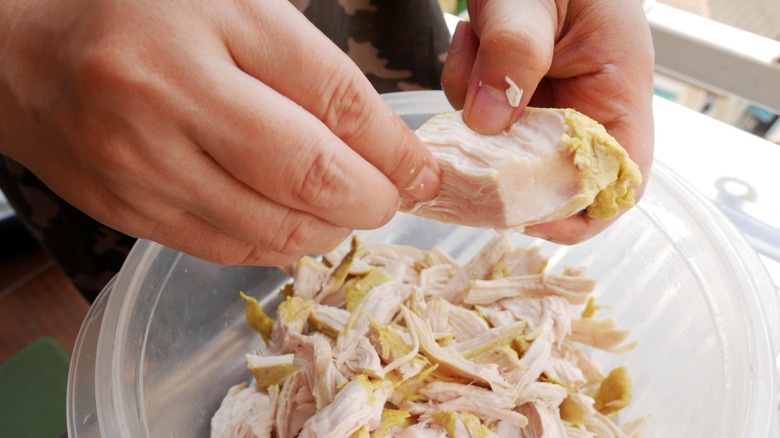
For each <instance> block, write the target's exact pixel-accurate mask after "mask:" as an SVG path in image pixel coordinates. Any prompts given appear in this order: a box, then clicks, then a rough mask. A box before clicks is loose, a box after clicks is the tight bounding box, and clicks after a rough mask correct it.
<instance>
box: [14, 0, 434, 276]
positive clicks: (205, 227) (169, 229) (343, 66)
mask: <svg viewBox="0 0 780 438" xmlns="http://www.w3.org/2000/svg"><path fill="white" fill-rule="evenodd" d="M0 42H4V43H3V45H2V46H0V57H1V59H3V63H2V66H0V152H2V153H4V154H6V155H8V156H10V157H11V158H14V159H15V160H16V161H18V162H20V163H22V164H24V165H25V166H26V167H28V168H29V169H30V170H32V171H33V172H34V173H35V174H36V175H37V176H38V177H39V178H40V179H41V180H42V181H43V182H44V183H46V184H47V185H48V186H49V187H51V188H52V189H53V190H54V191H55V192H57V193H58V194H59V195H60V196H61V197H62V198H63V199H65V200H67V201H68V202H70V203H72V204H73V205H74V206H76V207H77V208H79V209H81V210H82V211H84V212H85V213H87V214H88V215H90V216H92V217H94V218H95V219H97V220H99V221H101V222H103V223H104V224H106V225H108V226H110V227H112V228H115V229H117V230H119V231H122V232H124V233H126V234H129V235H131V236H135V237H140V238H147V239H151V240H155V241H157V242H160V243H162V244H164V245H167V246H171V247H173V248H176V249H179V250H182V251H184V252H187V253H190V254H192V255H195V256H198V257H201V258H204V259H207V260H210V261H214V262H219V263H225V264H262V265H282V264H286V263H289V262H291V261H294V260H296V259H298V258H299V257H300V256H302V255H304V254H316V253H321V252H324V251H327V250H330V249H332V248H333V247H334V246H336V245H337V244H338V243H340V242H341V241H342V240H343V239H344V238H346V237H347V236H348V235H349V233H350V232H351V229H354V228H358V229H362V228H374V227H378V226H380V225H382V224H384V223H385V222H386V221H388V220H389V219H390V218H391V217H392V216H393V215H394V214H395V212H396V211H397V208H398V203H399V194H400V195H403V196H407V197H411V198H414V199H428V198H431V197H432V196H433V195H434V192H435V191H436V188H437V186H436V185H437V182H438V179H437V178H438V176H437V175H438V166H437V165H436V163H435V162H434V160H433V158H432V157H431V155H430V153H429V152H428V150H427V149H426V148H425V147H423V146H422V144H421V143H420V142H419V140H418V139H417V137H416V136H415V135H414V134H413V132H412V131H411V130H410V129H409V128H407V127H406V125H405V124H404V123H403V121H402V120H401V119H400V118H399V117H398V116H397V115H395V114H394V113H393V112H392V111H391V110H390V108H389V107H388V106H387V105H386V104H385V103H384V102H383V101H382V99H381V97H380V96H379V95H378V94H377V93H376V92H375V91H374V90H373V88H372V87H371V85H370V83H369V82H368V80H367V79H366V78H365V77H364V75H363V74H362V73H361V72H360V70H359V69H358V68H357V67H356V66H355V65H354V64H353V63H352V62H351V61H350V60H349V58H348V57H347V56H346V55H345V54H344V53H343V52H341V51H340V50H339V49H338V48H337V47H336V46H335V45H333V44H332V43H331V42H330V41H329V40H328V39H327V38H326V37H325V36H324V35H322V34H321V33H320V32H319V31H318V30H317V29H316V28H315V27H314V26H312V25H311V24H310V23H309V22H308V21H307V20H306V19H305V18H304V17H303V16H302V15H301V14H300V13H299V12H298V11H297V10H296V9H295V8H293V7H292V6H291V5H290V3H289V2H288V1H286V0H276V1H264V2H256V1H243V0H235V1H218V2H215V1H212V0H202V1H191V0H135V1H114V0H90V1H86V0H69V1H59V2H57V1H48V0H40V1H37V0H34V1H32V2H28V1H25V0H10V1H8V2H3V5H2V6H0ZM426 169H427V170H426ZM399 188H400V189H399Z"/></svg>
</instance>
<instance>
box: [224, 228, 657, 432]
mask: <svg viewBox="0 0 780 438" xmlns="http://www.w3.org/2000/svg"><path fill="white" fill-rule="evenodd" d="M545 267H546V259H545V257H544V256H543V255H542V254H541V252H540V251H539V250H538V249H536V248H515V247H513V245H512V244H511V242H510V240H509V237H508V236H507V235H506V234H505V233H497V234H496V235H495V237H494V238H493V239H492V240H491V241H490V242H489V243H488V244H487V245H486V246H485V247H484V248H483V249H482V250H481V251H480V252H479V253H478V254H477V255H476V256H475V257H473V258H472V259H471V260H470V261H468V262H467V263H465V264H464V265H462V266H461V265H460V264H458V263H457V262H456V261H455V260H453V259H452V258H451V257H449V256H447V255H446V254H445V253H444V252H443V251H441V250H440V249H438V248H434V249H432V250H430V251H423V250H419V249H415V248H410V247H407V246H400V245H392V244H375V245H365V246H364V245H361V244H360V242H359V241H358V240H357V239H354V240H353V243H352V246H351V248H350V249H349V251H348V252H347V253H346V254H345V253H344V251H334V252H333V253H331V254H327V255H325V256H324V257H323V259H322V261H319V260H315V259H311V258H309V259H304V260H301V261H300V262H298V263H297V264H296V265H295V266H292V267H289V269H287V272H289V273H291V274H292V276H293V283H292V284H291V285H288V286H287V287H285V288H284V289H283V290H282V293H283V295H285V296H286V300H285V301H284V302H283V303H282V304H281V305H280V306H279V308H278V309H277V311H276V319H272V318H270V317H269V316H268V315H267V314H266V313H265V312H264V311H263V309H262V307H261V305H260V304H259V303H258V302H257V301H256V300H254V299H253V298H251V297H248V296H246V295H242V296H243V297H244V298H245V299H246V300H247V312H246V314H247V318H248V320H249V323H250V325H252V326H253V327H257V328H258V330H260V331H261V333H262V332H265V331H266V330H267V327H268V326H269V322H270V326H271V329H270V333H262V334H264V336H263V338H262V339H263V342H262V346H261V347H260V348H258V349H257V351H252V352H248V353H247V365H248V367H249V369H250V370H251V371H252V374H253V375H254V376H255V377H256V378H255V379H254V380H253V381H252V382H249V383H250V384H249V385H248V384H247V382H244V383H242V384H239V385H236V386H234V387H233V388H231V389H230V390H229V391H228V393H227V395H226V396H225V398H224V400H223V401H222V404H221V406H220V407H219V409H218V410H217V412H216V413H215V414H214V416H213V418H212V428H211V432H212V434H211V436H212V437H214V438H221V437H262V438H265V437H269V438H271V437H278V438H293V437H308V438H313V437H331V438H352V437H370V438H372V437H373V438H381V437H385V436H386V437H455V438H460V437H464V438H477V437H480V438H482V437H494V436H495V437H518V436H519V437H545V436H546V437H566V436H569V437H615V438H623V437H639V436H640V432H641V429H642V425H643V424H644V422H645V420H644V419H642V418H639V419H636V420H632V421H629V422H623V423H622V424H623V425H622V426H621V425H619V423H618V422H617V421H616V419H617V416H618V415H619V411H620V410H621V409H622V408H624V407H625V406H626V405H627V404H628V403H629V402H630V399H631V381H630V378H629V376H628V372H627V370H626V369H624V368H617V369H615V370H612V371H610V372H609V373H605V372H603V371H602V370H601V368H600V366H599V365H598V364H597V363H596V362H594V361H593V360H591V359H590V358H589V355H588V354H586V353H585V350H584V349H583V348H582V347H583V345H587V346H589V348H591V347H592V348H597V349H602V350H605V351H609V352H617V353H625V352H627V351H628V350H630V349H631V348H632V346H633V344H630V343H626V342H625V341H626V339H627V337H628V335H629V333H628V331H627V330H625V329H623V328H621V327H619V326H618V325H617V324H616V323H615V322H614V321H612V320H611V319H598V318H595V317H593V315H592V313H593V312H595V311H596V310H597V309H598V306H596V305H595V304H594V303H593V302H592V301H590V302H588V304H587V306H586V308H587V311H586V312H584V313H583V315H585V316H581V317H576V316H572V312H571V308H572V306H573V305H581V304H583V303H585V302H586V301H587V300H588V295H589V293H590V292H591V290H592V289H593V287H594V286H595V282H594V281H593V280H591V279H588V278H586V277H584V269H583V268H581V267H577V268H566V269H564V272H563V273H561V274H553V273H550V272H547V271H546V268H545ZM315 278H316V279H318V280H317V281H316V282H315V281H312V279H315ZM258 336H260V335H258Z"/></svg>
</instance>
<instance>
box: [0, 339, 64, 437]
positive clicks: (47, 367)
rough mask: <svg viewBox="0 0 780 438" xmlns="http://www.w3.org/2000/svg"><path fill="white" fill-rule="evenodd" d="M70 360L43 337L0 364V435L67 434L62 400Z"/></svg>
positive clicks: (56, 345)
mask: <svg viewBox="0 0 780 438" xmlns="http://www.w3.org/2000/svg"><path fill="white" fill-rule="evenodd" d="M69 366H70V358H69V357H68V354H67V353H66V352H65V350H63V348H62V346H60V344H59V343H58V342H57V341H56V340H55V339H53V338H49V337H42V338H38V339H37V340H35V341H33V342H32V343H30V344H29V345H28V346H27V347H25V348H24V350H22V351H20V352H19V353H17V354H16V355H15V356H13V357H11V358H10V359H8V360H7V361H6V362H4V363H3V364H2V365H0V435H2V436H7V437H15V438H39V437H40V438H56V437H58V436H60V435H62V434H63V433H65V432H66V431H67V425H66V422H65V398H66V391H67V386H68V367H69Z"/></svg>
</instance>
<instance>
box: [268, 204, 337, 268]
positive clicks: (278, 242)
mask: <svg viewBox="0 0 780 438" xmlns="http://www.w3.org/2000/svg"><path fill="white" fill-rule="evenodd" d="M350 232H351V230H348V229H342V228H337V227H333V226H328V225H325V224H324V223H323V222H322V221H321V220H319V219H317V218H315V217H313V216H300V215H298V214H296V213H294V212H291V213H290V214H288V216H287V218H286V219H285V220H284V221H282V222H281V224H280V229H279V230H278V231H277V232H276V233H275V238H274V239H273V240H272V241H271V243H270V249H271V250H272V251H274V252H276V253H279V254H284V255H287V256H295V257H300V256H303V255H306V254H321V253H324V252H326V251H329V250H331V249H333V248H334V247H336V246H337V245H338V244H339V243H341V242H342V241H343V240H344V239H346V238H347V236H348V235H349V233H350Z"/></svg>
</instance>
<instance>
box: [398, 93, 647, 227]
mask: <svg viewBox="0 0 780 438" xmlns="http://www.w3.org/2000/svg"><path fill="white" fill-rule="evenodd" d="M417 135H418V137H419V138H420V139H421V140H422V141H423V143H424V144H425V145H426V146H428V147H429V148H430V149H431V152H432V153H433V155H434V156H435V157H436V159H437V160H438V161H439V165H440V166H441V189H440V190H439V193H438V195H437V196H436V197H435V198H434V199H433V200H430V201H425V202H415V201H410V200H402V201H401V209H402V210H404V211H409V212H412V213H414V214H417V215H419V216H424V217H428V218H432V219H436V220H439V221H443V222H452V223H457V224H461V225H468V226H473V227H480V228H494V229H511V230H516V231H521V232H522V231H523V229H524V228H525V227H527V226H529V225H533V224H537V223H543V222H549V221H552V220H556V219H562V218H565V217H568V216H571V215H573V214H575V213H577V212H579V211H582V210H587V214H588V215H589V216H590V217H593V218H597V219H608V218H611V217H613V216H615V215H616V214H618V213H619V212H620V211H621V210H622V209H624V208H630V207H632V206H633V205H634V202H635V200H634V191H633V188H632V187H634V186H637V185H639V184H640V183H641V182H642V175H641V173H640V171H639V167H638V166H637V165H636V164H635V163H634V162H633V161H631V159H630V158H629V157H628V153H627V152H626V151H625V150H624V149H623V148H622V147H621V146H620V145H619V144H618V143H617V141H616V140H615V139H614V138H613V137H612V136H611V135H609V133H607V131H606V129H605V128H604V127H603V126H602V125H601V124H599V123H598V122H596V121H595V120H593V119H591V118H589V117H588V116H586V115H584V114H582V113H580V112H577V111H576V110H573V109H557V108H532V107H529V108H526V110H525V111H524V112H523V115H522V117H521V118H520V120H518V121H517V122H516V123H515V124H513V125H512V126H510V127H509V129H508V130H506V131H504V132H502V133H500V134H497V135H481V134H477V133H476V132H474V131H472V130H471V129H470V128H469V127H468V126H466V124H465V123H464V121H463V117H462V112H460V111H454V112H448V113H444V114H439V115H437V116H435V117H433V118H432V119H431V120H429V121H428V122H426V123H425V124H423V125H422V126H421V127H420V128H419V129H418V130H417Z"/></svg>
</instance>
